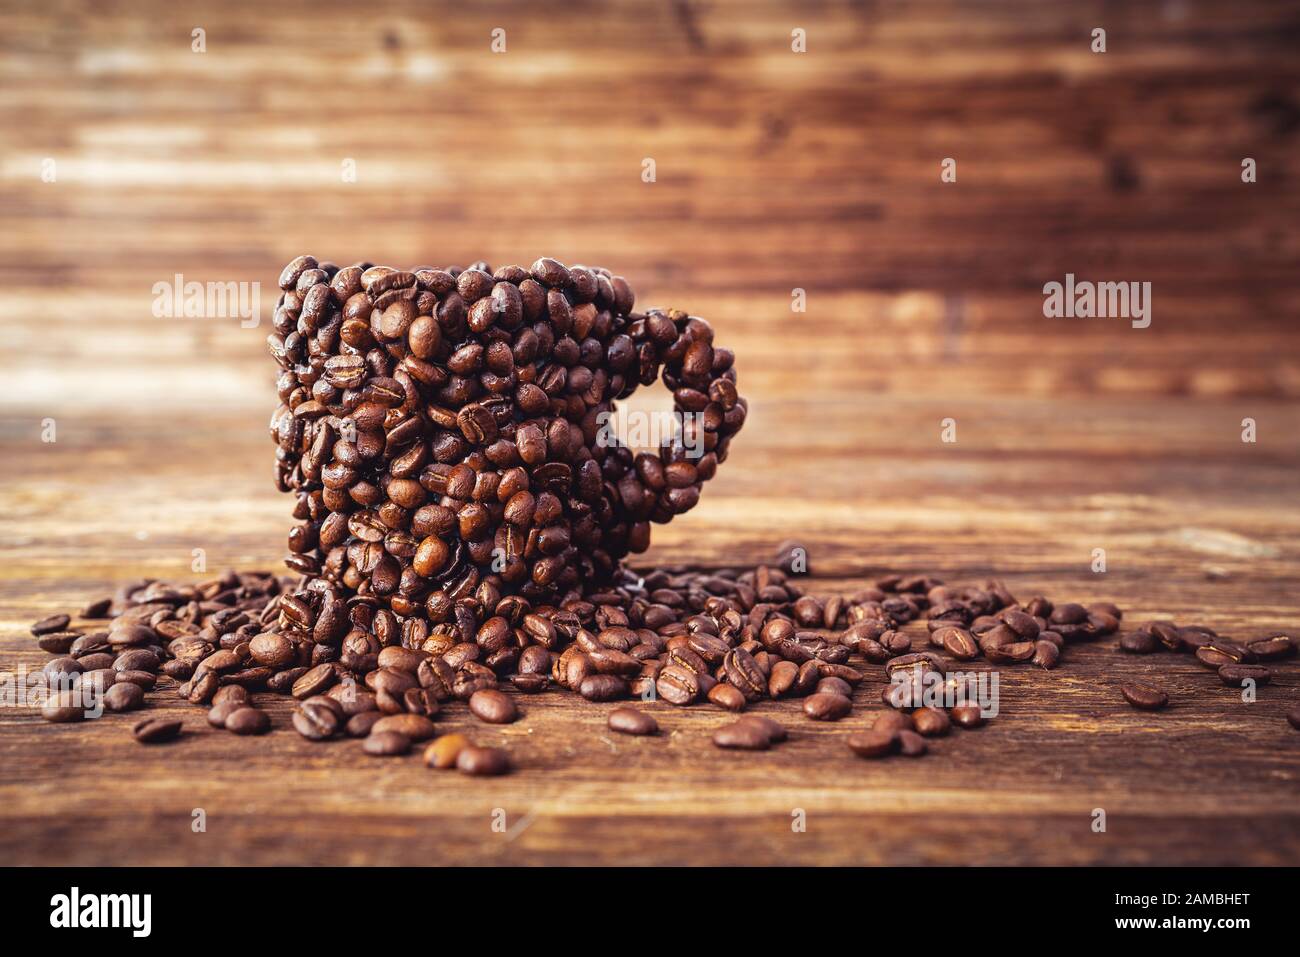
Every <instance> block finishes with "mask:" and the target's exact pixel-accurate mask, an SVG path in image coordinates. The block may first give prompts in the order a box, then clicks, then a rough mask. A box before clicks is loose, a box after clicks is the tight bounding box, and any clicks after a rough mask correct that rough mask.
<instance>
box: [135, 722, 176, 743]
mask: <svg viewBox="0 0 1300 957" xmlns="http://www.w3.org/2000/svg"><path fill="white" fill-rule="evenodd" d="M131 733H132V734H133V735H134V736H135V739H136V740H137V741H139V742H140V743H141V744H161V743H163V742H164V741H171V740H173V739H174V738H176V737H177V735H179V734H180V733H181V721H180V719H179V718H145V719H144V720H143V721H141V722H139V723H137V724H136V725H135V726H134V727H133V728H132V729H131Z"/></svg>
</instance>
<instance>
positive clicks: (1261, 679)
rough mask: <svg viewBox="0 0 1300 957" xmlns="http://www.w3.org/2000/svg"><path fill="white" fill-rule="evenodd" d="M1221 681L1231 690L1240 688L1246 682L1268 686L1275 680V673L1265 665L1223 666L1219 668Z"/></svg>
mask: <svg viewBox="0 0 1300 957" xmlns="http://www.w3.org/2000/svg"><path fill="white" fill-rule="evenodd" d="M1219 680H1220V681H1222V682H1223V683H1224V684H1225V685H1227V686H1228V687H1229V688H1240V687H1241V686H1242V685H1243V684H1244V683H1245V682H1246V681H1253V682H1255V684H1257V685H1266V684H1268V683H1269V682H1270V681H1272V680H1273V672H1272V671H1271V670H1270V669H1269V668H1266V667H1264V666H1263V665H1223V666H1221V667H1220V668H1219Z"/></svg>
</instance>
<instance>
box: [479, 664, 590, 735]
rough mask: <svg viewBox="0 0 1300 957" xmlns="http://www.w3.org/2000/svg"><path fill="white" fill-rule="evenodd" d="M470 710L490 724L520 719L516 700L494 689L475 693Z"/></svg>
mask: <svg viewBox="0 0 1300 957" xmlns="http://www.w3.org/2000/svg"><path fill="white" fill-rule="evenodd" d="M592 677H593V678H594V677H596V676H594V675H593V676H592ZM469 710H470V711H471V712H473V714H474V717H476V718H478V719H479V720H480V721H486V722H487V723H488V724H509V723H510V722H512V721H516V720H518V718H519V709H518V708H517V707H515V702H514V699H512V698H511V697H510V696H509V695H507V694H505V693H504V692H501V691H496V690H492V689H485V690H483V691H476V692H474V694H472V695H471V696H470V699H469Z"/></svg>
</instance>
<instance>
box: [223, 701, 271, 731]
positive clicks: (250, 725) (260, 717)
mask: <svg viewBox="0 0 1300 957" xmlns="http://www.w3.org/2000/svg"><path fill="white" fill-rule="evenodd" d="M226 730H227V731H230V732H232V733H234V734H241V735H243V734H265V733H266V732H267V731H270V730H271V719H270V717H269V716H268V715H267V713H266V712H265V711H259V710H258V709H257V708H250V707H247V706H245V707H243V708H236V709H235V710H234V711H232V712H230V714H228V715H227V716H226Z"/></svg>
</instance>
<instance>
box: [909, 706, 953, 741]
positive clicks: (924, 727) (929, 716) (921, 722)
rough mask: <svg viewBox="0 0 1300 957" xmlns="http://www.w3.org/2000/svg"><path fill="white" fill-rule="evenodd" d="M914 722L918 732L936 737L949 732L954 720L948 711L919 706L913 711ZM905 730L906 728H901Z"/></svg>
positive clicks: (928, 736) (925, 735)
mask: <svg viewBox="0 0 1300 957" xmlns="http://www.w3.org/2000/svg"><path fill="white" fill-rule="evenodd" d="M912 723H913V725H914V726H915V729H916V733H917V734H920V735H923V736H924V737H927V738H935V737H939V736H940V735H944V734H947V733H948V730H949V728H951V727H952V721H951V720H950V719H949V717H948V715H947V713H946V712H943V711H940V710H939V709H937V708H917V709H916V710H915V711H913V712H912ZM898 730H900V731H904V730H907V729H906V728H899V729H898Z"/></svg>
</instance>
